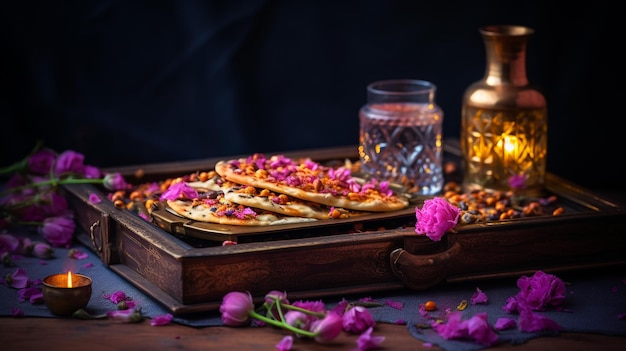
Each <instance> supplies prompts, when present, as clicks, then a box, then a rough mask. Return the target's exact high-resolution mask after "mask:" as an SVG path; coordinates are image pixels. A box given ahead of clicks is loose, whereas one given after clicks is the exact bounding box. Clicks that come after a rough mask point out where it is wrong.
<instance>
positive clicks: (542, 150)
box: [460, 26, 548, 196]
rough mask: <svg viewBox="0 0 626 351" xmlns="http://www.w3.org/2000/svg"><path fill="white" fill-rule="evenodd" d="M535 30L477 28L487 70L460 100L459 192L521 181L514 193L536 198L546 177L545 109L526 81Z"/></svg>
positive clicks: (540, 96)
mask: <svg viewBox="0 0 626 351" xmlns="http://www.w3.org/2000/svg"><path fill="white" fill-rule="evenodd" d="M533 32H534V31H533V29H531V28H528V27H522V26H486V27H482V28H480V34H481V35H482V37H483V40H484V43H485V48H486V58H487V68H486V72H485V76H484V77H483V79H481V80H479V81H477V82H475V83H473V84H472V85H470V86H469V87H468V88H467V89H466V91H465V93H464V95H463V107H462V115H461V139H460V143H461V153H462V156H463V172H464V175H463V190H464V191H466V192H470V191H473V190H502V191H506V190H510V189H511V185H510V184H509V179H511V177H513V176H516V177H517V178H518V179H519V177H521V176H523V177H524V179H525V183H524V184H525V186H524V188H523V189H518V192H520V193H522V194H525V195H529V196H539V195H541V194H542V193H543V190H544V186H545V176H546V156H547V145H548V139H547V137H548V123H547V105H546V100H545V98H544V96H543V94H542V93H541V92H539V90H537V89H536V88H534V87H533V86H532V85H530V84H529V82H528V79H527V76H526V48H527V42H528V39H529V37H530V36H531V35H532V34H533Z"/></svg>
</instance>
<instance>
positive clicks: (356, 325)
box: [343, 306, 376, 334]
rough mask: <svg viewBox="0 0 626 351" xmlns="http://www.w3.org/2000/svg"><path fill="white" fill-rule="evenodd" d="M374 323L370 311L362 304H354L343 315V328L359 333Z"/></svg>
mask: <svg viewBox="0 0 626 351" xmlns="http://www.w3.org/2000/svg"><path fill="white" fill-rule="evenodd" d="M375 325H376V322H375V321H374V317H372V314H371V313H370V311H369V310H368V309H367V308H365V307H363V306H354V307H352V308H350V309H349V310H347V311H346V313H344V315H343V330H345V331H347V332H349V333H354V334H360V333H363V332H364V331H366V330H367V329H368V328H371V327H373V326H375Z"/></svg>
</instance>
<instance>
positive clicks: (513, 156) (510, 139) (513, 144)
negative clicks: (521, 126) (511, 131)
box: [494, 134, 519, 166]
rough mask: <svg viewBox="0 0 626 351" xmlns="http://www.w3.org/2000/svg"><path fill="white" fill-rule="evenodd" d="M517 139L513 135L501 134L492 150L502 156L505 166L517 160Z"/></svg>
mask: <svg viewBox="0 0 626 351" xmlns="http://www.w3.org/2000/svg"><path fill="white" fill-rule="evenodd" d="M518 150H519V139H518V138H517V137H516V136H514V135H507V134H503V135H502V138H501V139H500V141H498V143H497V145H496V148H494V151H495V152H496V153H497V154H499V155H501V156H502V161H503V162H504V164H505V166H506V165H509V164H510V163H512V162H515V161H516V160H517V153H518Z"/></svg>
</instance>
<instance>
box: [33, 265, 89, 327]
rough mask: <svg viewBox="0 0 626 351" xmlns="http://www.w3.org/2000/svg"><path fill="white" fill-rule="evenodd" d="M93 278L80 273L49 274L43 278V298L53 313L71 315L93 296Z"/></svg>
mask: <svg viewBox="0 0 626 351" xmlns="http://www.w3.org/2000/svg"><path fill="white" fill-rule="evenodd" d="M91 283H92V280H91V278H89V277H88V276H86V275H83V274H78V273H72V272H68V273H59V274H53V275H49V276H47V277H46V278H44V280H43V299H44V302H45V304H46V306H48V309H49V310H50V312H52V314H55V315H57V316H71V315H72V314H73V313H74V312H76V311H77V310H79V309H81V308H85V306H87V303H89V299H90V298H91Z"/></svg>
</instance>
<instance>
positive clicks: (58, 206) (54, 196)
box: [40, 191, 69, 217]
mask: <svg viewBox="0 0 626 351" xmlns="http://www.w3.org/2000/svg"><path fill="white" fill-rule="evenodd" d="M40 199H41V201H42V203H41V210H42V211H43V213H44V214H45V216H46V217H51V216H61V215H63V214H65V213H66V211H67V209H68V208H69V205H68V203H67V199H66V198H65V196H63V195H61V194H59V193H56V192H54V191H48V192H46V193H43V194H41V196H40Z"/></svg>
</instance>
